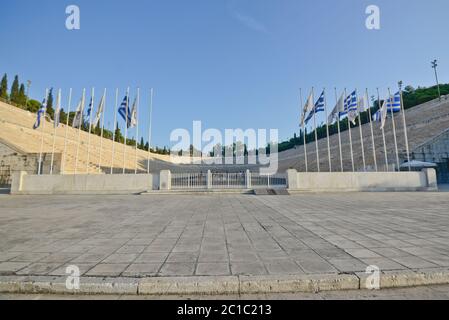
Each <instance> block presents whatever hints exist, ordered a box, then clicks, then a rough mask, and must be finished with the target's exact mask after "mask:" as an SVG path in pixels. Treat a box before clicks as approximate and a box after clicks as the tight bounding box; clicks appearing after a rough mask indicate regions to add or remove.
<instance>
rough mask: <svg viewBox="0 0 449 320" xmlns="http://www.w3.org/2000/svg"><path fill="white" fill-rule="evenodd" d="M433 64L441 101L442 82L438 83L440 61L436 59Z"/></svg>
mask: <svg viewBox="0 0 449 320" xmlns="http://www.w3.org/2000/svg"><path fill="white" fill-rule="evenodd" d="M431 63H432V68H433V70H434V71H435V80H436V82H437V88H438V99H439V100H440V101H441V91H440V82H439V81H438V72H437V67H438V60H436V59H435V60H433V61H432V62H431Z"/></svg>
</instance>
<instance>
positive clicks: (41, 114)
mask: <svg viewBox="0 0 449 320" xmlns="http://www.w3.org/2000/svg"><path fill="white" fill-rule="evenodd" d="M46 112H47V98H44V100H43V101H42V104H41V106H40V108H39V110H38V111H37V119H36V122H35V123H34V126H33V129H34V130H36V129H37V128H39V127H40V126H41V119H42V117H45V113H46Z"/></svg>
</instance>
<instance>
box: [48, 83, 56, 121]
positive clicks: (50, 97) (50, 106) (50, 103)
mask: <svg viewBox="0 0 449 320" xmlns="http://www.w3.org/2000/svg"><path fill="white" fill-rule="evenodd" d="M47 114H48V115H49V116H50V118H51V119H54V116H55V109H53V88H51V89H50V91H48V96H47Z"/></svg>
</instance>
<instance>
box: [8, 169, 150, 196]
mask: <svg viewBox="0 0 449 320" xmlns="http://www.w3.org/2000/svg"><path fill="white" fill-rule="evenodd" d="M152 189H153V175H151V174H149V175H148V174H137V175H134V174H126V175H121V174H120V175H119V174H115V175H40V176H39V175H28V174H27V173H26V172H24V171H20V172H15V173H14V174H13V179H12V185H11V194H25V195H26V194H130V193H140V192H146V191H149V190H152Z"/></svg>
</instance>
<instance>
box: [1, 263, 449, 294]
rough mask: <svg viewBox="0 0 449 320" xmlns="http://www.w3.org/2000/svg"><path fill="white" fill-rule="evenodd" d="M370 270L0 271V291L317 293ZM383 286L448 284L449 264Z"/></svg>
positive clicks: (351, 284)
mask: <svg viewBox="0 0 449 320" xmlns="http://www.w3.org/2000/svg"><path fill="white" fill-rule="evenodd" d="M367 276H368V275H366V274H362V273H360V274H359V273H358V274H323V275H299V276H274V275H273V276H223V277H218V276H209V277H165V278H142V279H138V278H90V277H82V278H80V289H79V290H69V289H67V288H66V284H65V281H66V278H65V277H25V276H0V293H16V294H17V293H20V294H83V295H95V294H103V295H104V294H106V295H108V294H114V295H117V294H118V295H122V294H123V295H233V294H272V293H298V292H301V293H318V292H322V291H344V290H359V289H369V288H368V287H367V282H366V280H367ZM380 283H381V288H382V289H387V288H390V289H391V288H404V287H416V286H424V285H438V284H449V270H448V269H427V270H426V269H423V270H417V271H411V270H410V271H403V272H385V273H382V274H381V276H380Z"/></svg>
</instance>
